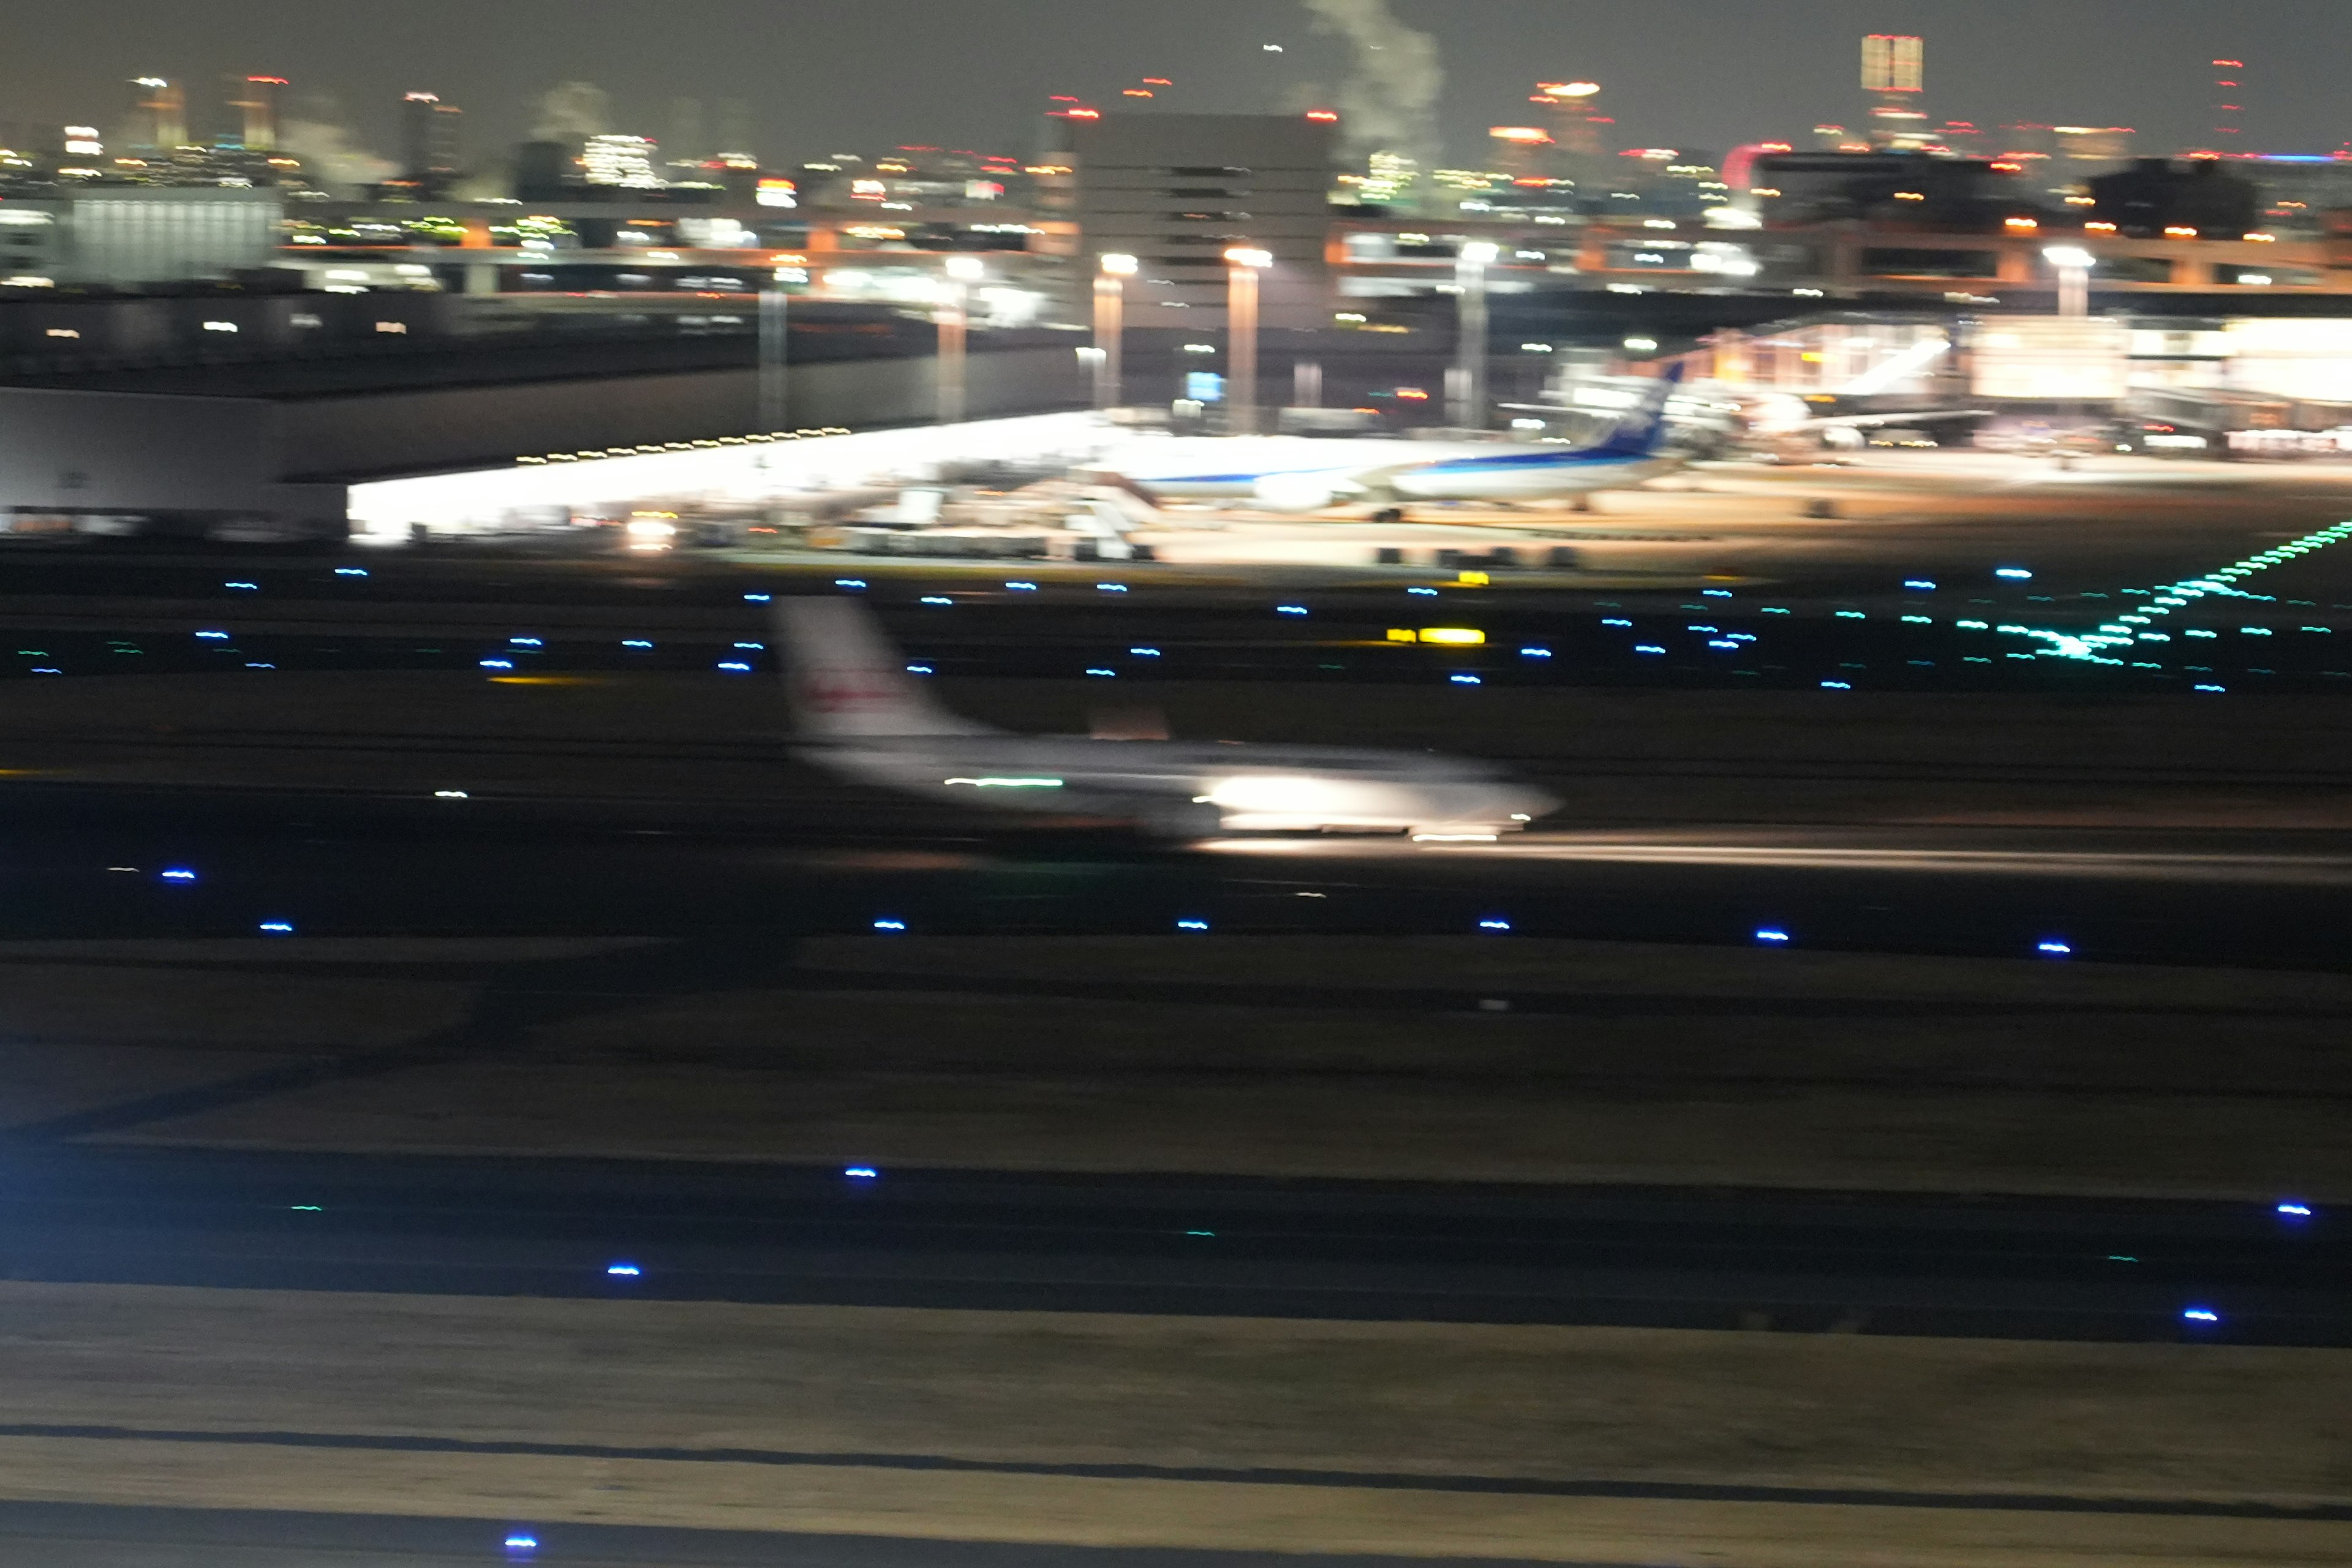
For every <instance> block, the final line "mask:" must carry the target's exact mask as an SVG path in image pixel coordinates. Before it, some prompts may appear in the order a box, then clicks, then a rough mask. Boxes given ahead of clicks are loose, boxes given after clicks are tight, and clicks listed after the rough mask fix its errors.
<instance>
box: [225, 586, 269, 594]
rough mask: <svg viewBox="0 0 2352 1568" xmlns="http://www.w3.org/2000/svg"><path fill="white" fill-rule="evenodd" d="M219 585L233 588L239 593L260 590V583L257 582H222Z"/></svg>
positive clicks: (254, 592)
mask: <svg viewBox="0 0 2352 1568" xmlns="http://www.w3.org/2000/svg"><path fill="white" fill-rule="evenodd" d="M221 586H222V587H224V588H235V589H236V590H237V591H238V592H239V593H245V594H258V593H260V592H261V584H258V583H224V584H221Z"/></svg>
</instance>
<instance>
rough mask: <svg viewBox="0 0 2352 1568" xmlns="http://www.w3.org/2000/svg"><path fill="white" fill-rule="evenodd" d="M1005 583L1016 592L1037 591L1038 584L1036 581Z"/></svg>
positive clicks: (1029, 592)
mask: <svg viewBox="0 0 2352 1568" xmlns="http://www.w3.org/2000/svg"><path fill="white" fill-rule="evenodd" d="M1004 585H1005V587H1007V588H1008V589H1010V590H1012V591H1013V593H1015V594H1034V593H1035V592H1036V591H1037V584H1034V583H1007V584H1004Z"/></svg>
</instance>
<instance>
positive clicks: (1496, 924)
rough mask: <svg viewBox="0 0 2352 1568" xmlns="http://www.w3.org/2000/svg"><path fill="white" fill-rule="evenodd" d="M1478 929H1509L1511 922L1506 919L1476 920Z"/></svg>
mask: <svg viewBox="0 0 2352 1568" xmlns="http://www.w3.org/2000/svg"><path fill="white" fill-rule="evenodd" d="M1478 929H1479V930H1480V931H1508V930H1510V929H1511V922H1510V921H1479V922H1478Z"/></svg>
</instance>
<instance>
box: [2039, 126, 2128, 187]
mask: <svg viewBox="0 0 2352 1568" xmlns="http://www.w3.org/2000/svg"><path fill="white" fill-rule="evenodd" d="M2050 135H2051V138H2052V141H2053V143H2054V149H2053V150H2054V152H2055V153H2056V163H2057V164H2058V165H2059V168H2058V170H2057V172H2059V173H2061V174H2065V175H2067V176H2069V177H2071V178H2074V179H2083V178H2087V177H2088V176H2090V175H2092V174H2105V173H2106V172H2107V171H2108V170H2109V169H2115V168H2120V167H2121V166H2123V165H2124V164H2126V163H2130V162H2131V144H2132V128H2131V127H2130V126H2128V125H2053V126H2052V127H2051V128H2050Z"/></svg>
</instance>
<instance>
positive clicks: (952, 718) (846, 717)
mask: <svg viewBox="0 0 2352 1568" xmlns="http://www.w3.org/2000/svg"><path fill="white" fill-rule="evenodd" d="M775 619H776V633H777V640H778V642H779V643H780V644H781V645H782V651H783V655H784V660H785V663H784V679H785V682H786V686H787V688H788V689H789V690H790V692H791V694H792V704H793V721H794V722H795V723H796V725H797V726H798V728H799V731H800V732H801V733H802V734H803V735H809V736H814V737H819V738H836V739H837V738H845V737H873V736H887V735H980V734H986V733H988V728H987V726H985V725H982V724H975V723H973V722H972V721H970V720H968V719H961V718H958V717H957V716H956V715H955V714H953V713H950V712H949V711H948V710H947V709H946V708H945V707H943V706H941V705H940V702H939V701H938V700H936V699H935V698H933V697H932V695H931V694H930V692H929V691H928V690H927V689H924V687H923V685H922V683H921V681H920V680H919V679H917V678H916V677H915V676H913V675H911V674H909V673H908V669H907V660H906V658H905V656H904V655H902V654H900V653H899V652H898V649H897V648H895V647H891V646H890V640H889V638H888V637H885V636H884V635H883V632H882V628H881V626H880V625H879V624H878V623H877V621H876V620H875V618H874V614H873V612H872V611H870V610H868V609H867V608H866V606H865V605H861V604H859V603H858V602H857V601H856V600H855V599H846V598H790V599H778V600H777V601H776V606H775Z"/></svg>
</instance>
